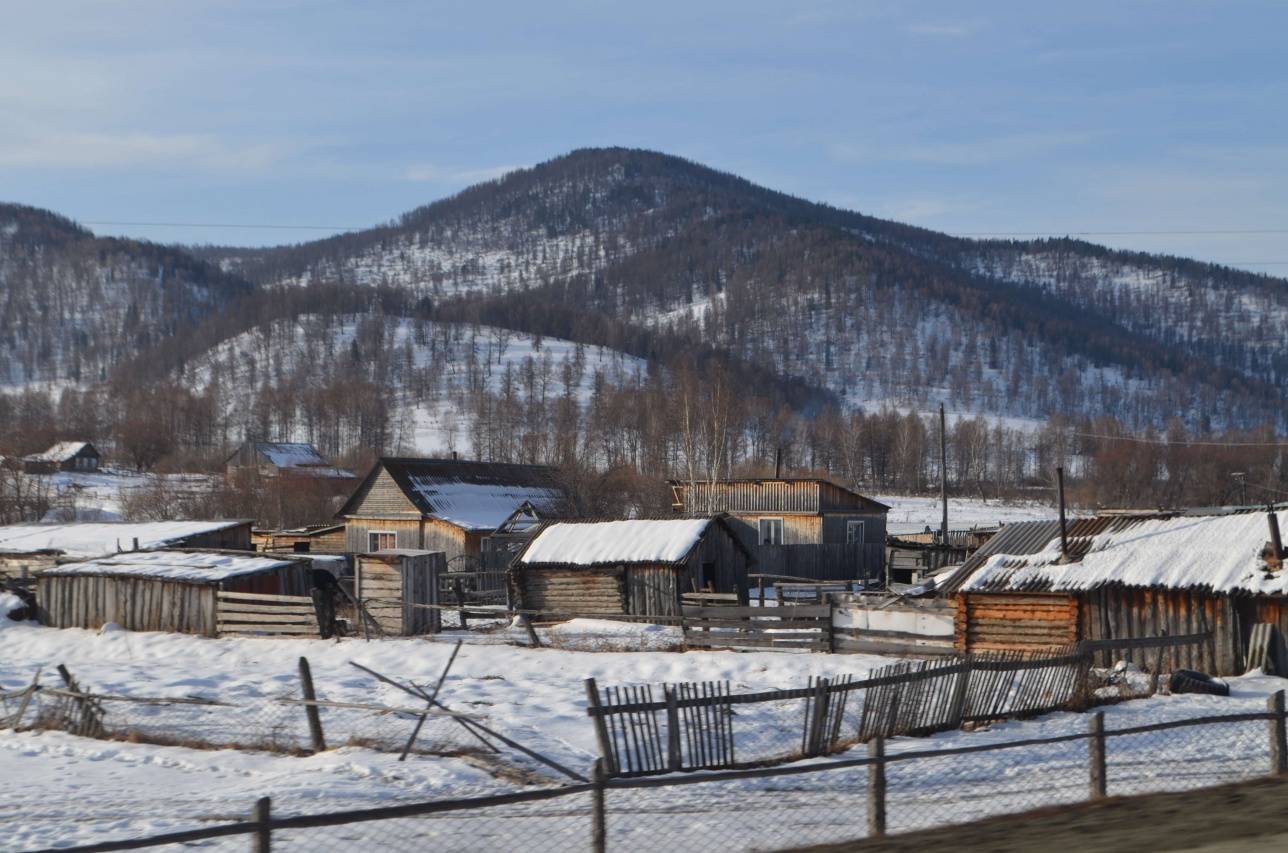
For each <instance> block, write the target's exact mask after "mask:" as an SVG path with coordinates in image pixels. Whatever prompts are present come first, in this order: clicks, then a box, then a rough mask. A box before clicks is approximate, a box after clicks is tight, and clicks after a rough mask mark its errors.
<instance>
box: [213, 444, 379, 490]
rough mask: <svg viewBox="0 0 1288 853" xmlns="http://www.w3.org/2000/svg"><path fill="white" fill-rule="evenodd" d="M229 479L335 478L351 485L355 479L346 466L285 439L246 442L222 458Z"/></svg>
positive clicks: (309, 445)
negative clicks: (336, 464)
mask: <svg viewBox="0 0 1288 853" xmlns="http://www.w3.org/2000/svg"><path fill="white" fill-rule="evenodd" d="M224 473H225V475H226V476H227V477H228V478H229V479H230V480H231V479H236V478H238V477H242V476H248V475H249V476H256V477H266V478H271V477H302V478H308V479H311V480H330V481H337V482H338V483H340V484H341V485H344V486H352V484H353V483H354V482H355V481H356V480H357V479H358V478H357V476H356V475H355V474H354V473H353V472H352V471H350V470H348V469H347V468H337V467H336V466H334V465H332V464H331V463H330V462H328V461H327V459H326V457H325V456H323V455H322V454H321V453H320V452H319V451H318V449H317V448H316V447H314V446H313V445H311V444H303V443H299V442H289V441H247V442H245V443H243V444H242V446H241V447H239V448H237V450H235V451H234V452H233V454H232V455H231V456H229V457H228V458H227V459H226V460H225V461H224Z"/></svg>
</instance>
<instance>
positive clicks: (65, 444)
mask: <svg viewBox="0 0 1288 853" xmlns="http://www.w3.org/2000/svg"><path fill="white" fill-rule="evenodd" d="M85 450H92V451H94V455H95V456H97V455H98V451H97V450H94V445H92V444H90V443H89V442H88V441H60V442H58V443H57V444H55V445H54V446H53V447H51V448H49V449H48V450H46V451H44V452H42V453H32V454H31V455H29V456H24V457H22V461H24V462H66V461H67V460H69V459H74V458H75V457H77V456H79V455H80V454H81V452H82V451H85Z"/></svg>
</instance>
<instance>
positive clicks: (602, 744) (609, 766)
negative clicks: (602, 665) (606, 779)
mask: <svg viewBox="0 0 1288 853" xmlns="http://www.w3.org/2000/svg"><path fill="white" fill-rule="evenodd" d="M603 711H604V708H603V706H602V705H600V704H599V686H598V685H597V684H595V679H593V678H587V679H586V712H587V713H588V714H590V718H591V719H592V720H594V721H595V740H597V741H598V742H599V754H600V755H601V756H603V759H604V767H603V769H604V771H605V772H606V773H608V775H609V776H616V775H617V762H616V761H614V760H613V742H612V740H611V739H609V737H608V720H606V719H605V718H604V713H603Z"/></svg>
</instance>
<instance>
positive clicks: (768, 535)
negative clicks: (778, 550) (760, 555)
mask: <svg viewBox="0 0 1288 853" xmlns="http://www.w3.org/2000/svg"><path fill="white" fill-rule="evenodd" d="M760 544H761V545H781V544H783V520H782V519H781V518H762V519H761V520H760Z"/></svg>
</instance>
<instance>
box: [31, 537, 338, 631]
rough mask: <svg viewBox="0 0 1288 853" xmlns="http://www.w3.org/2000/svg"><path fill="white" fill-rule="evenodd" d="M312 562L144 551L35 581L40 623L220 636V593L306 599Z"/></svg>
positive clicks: (62, 569)
mask: <svg viewBox="0 0 1288 853" xmlns="http://www.w3.org/2000/svg"><path fill="white" fill-rule="evenodd" d="M313 570H314V567H313V564H312V563H311V562H310V561H309V560H305V559H294V558H286V557H271V558H270V557H262V556H255V555H253V554H239V553H230V552H226V551H224V552H218V551H139V552H133V553H128V554H116V555H114V556H111V557H103V558H101V559H97V560H88V561H85V562H81V563H67V564H64V565H60V566H55V567H54V568H51V569H46V570H45V571H43V572H41V573H40V575H39V578H38V585H37V590H36V600H37V605H38V609H39V614H40V621H41V622H43V623H44V624H46V625H51V626H53V627H55V628H100V627H102V626H103V625H106V624H107V623H109V622H114V623H116V624H118V625H120V626H122V627H123V628H128V629H130V630H134V631H175V632H179V633H184V634H203V635H205V636H208V637H214V636H218V634H219V633H220V631H219V618H218V614H219V604H218V594H219V593H220V592H233V593H254V594H258V595H274V596H306V595H308V594H309V592H310V590H311V589H312V588H313V575H312V572H313Z"/></svg>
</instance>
